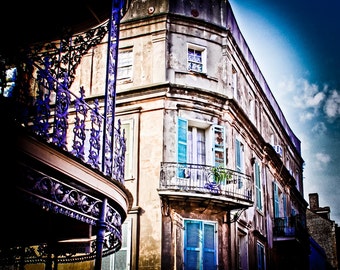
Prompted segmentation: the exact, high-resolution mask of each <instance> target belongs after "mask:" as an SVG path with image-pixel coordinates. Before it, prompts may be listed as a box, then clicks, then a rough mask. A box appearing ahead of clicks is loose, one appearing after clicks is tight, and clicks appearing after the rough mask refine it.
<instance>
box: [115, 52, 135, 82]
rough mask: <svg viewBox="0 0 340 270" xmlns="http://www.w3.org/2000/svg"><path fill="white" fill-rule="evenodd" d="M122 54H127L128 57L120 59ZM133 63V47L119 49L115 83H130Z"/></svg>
mask: <svg viewBox="0 0 340 270" xmlns="http://www.w3.org/2000/svg"><path fill="white" fill-rule="evenodd" d="M124 54H128V56H127V57H122V56H123V55H124ZM124 56H125V55H124ZM123 61H124V62H123ZM133 62H134V57H133V47H127V48H122V49H119V52H118V62H117V81H132V77H133ZM123 71H124V72H123Z"/></svg>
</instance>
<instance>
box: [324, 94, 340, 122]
mask: <svg viewBox="0 0 340 270" xmlns="http://www.w3.org/2000/svg"><path fill="white" fill-rule="evenodd" d="M324 111H325V113H326V115H327V116H328V117H329V118H336V117H339V116H340V95H339V93H338V92H337V91H336V90H333V91H332V92H331V95H330V96H329V97H328V98H327V100H326V103H325V106H324Z"/></svg>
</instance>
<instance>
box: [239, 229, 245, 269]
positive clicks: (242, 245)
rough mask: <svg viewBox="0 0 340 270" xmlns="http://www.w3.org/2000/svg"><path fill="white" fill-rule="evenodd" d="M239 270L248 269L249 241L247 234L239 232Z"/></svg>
mask: <svg viewBox="0 0 340 270" xmlns="http://www.w3.org/2000/svg"><path fill="white" fill-rule="evenodd" d="M237 241H238V245H237V247H238V268H237V269H239V270H246V269H248V243H247V242H248V241H247V234H246V233H244V232H240V231H239V232H238V238H237Z"/></svg>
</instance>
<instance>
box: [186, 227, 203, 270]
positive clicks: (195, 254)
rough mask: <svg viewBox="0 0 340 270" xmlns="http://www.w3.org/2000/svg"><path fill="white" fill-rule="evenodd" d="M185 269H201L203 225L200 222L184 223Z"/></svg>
mask: <svg viewBox="0 0 340 270" xmlns="http://www.w3.org/2000/svg"><path fill="white" fill-rule="evenodd" d="M184 226H185V236H184V269H185V270H198V269H201V263H202V262H201V252H200V250H201V246H202V243H201V237H200V236H201V232H202V228H201V226H202V223H201V222H200V221H193V220H186V221H185V222H184Z"/></svg>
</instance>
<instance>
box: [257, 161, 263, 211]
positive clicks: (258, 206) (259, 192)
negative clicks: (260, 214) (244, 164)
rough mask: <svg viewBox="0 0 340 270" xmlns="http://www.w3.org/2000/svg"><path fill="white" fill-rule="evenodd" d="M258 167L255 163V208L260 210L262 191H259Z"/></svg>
mask: <svg viewBox="0 0 340 270" xmlns="http://www.w3.org/2000/svg"><path fill="white" fill-rule="evenodd" d="M260 177H261V176H260V166H259V164H258V163H257V162H256V163H255V188H256V206H257V208H258V209H260V210H262V189H261V178H260Z"/></svg>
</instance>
